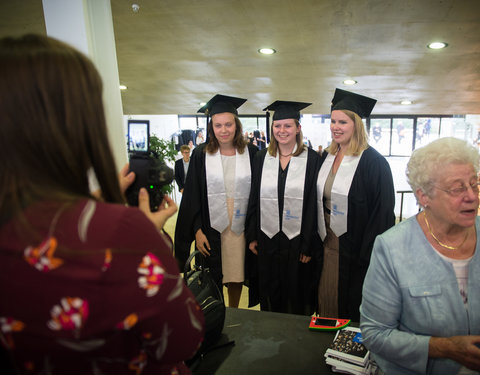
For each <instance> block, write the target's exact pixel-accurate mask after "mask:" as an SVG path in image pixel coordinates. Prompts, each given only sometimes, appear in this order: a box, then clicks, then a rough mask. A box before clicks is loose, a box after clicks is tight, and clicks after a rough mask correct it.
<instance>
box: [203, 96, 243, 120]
mask: <svg viewBox="0 0 480 375" xmlns="http://www.w3.org/2000/svg"><path fill="white" fill-rule="evenodd" d="M246 101H247V99H242V98H235V97H233V96H226V95H219V94H217V95H215V96H214V97H213V98H212V99H210V100H209V101H208V103H207V104H205V105H204V106H203V107H202V108H200V109H199V110H198V111H197V113H205V114H206V115H207V116H213V115H215V114H217V113H224V112H230V113H233V114H235V115H238V111H237V108H239V107H240V106H241V105H242V104H243V103H245V102H246Z"/></svg>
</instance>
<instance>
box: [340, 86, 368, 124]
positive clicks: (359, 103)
mask: <svg viewBox="0 0 480 375" xmlns="http://www.w3.org/2000/svg"><path fill="white" fill-rule="evenodd" d="M375 103H377V100H376V99H372V98H369V97H367V96H363V95H359V94H355V93H354V92H350V91H345V90H341V89H336V90H335V95H334V96H333V99H332V108H331V111H333V110H336V109H346V110H348V111H352V112H355V113H356V114H357V115H359V116H360V117H361V118H367V117H368V116H370V113H372V110H373V107H375Z"/></svg>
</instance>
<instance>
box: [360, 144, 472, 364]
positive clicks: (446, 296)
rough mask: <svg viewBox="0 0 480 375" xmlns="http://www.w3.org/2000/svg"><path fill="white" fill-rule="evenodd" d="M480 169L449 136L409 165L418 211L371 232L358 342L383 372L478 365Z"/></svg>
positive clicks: (419, 152)
mask: <svg viewBox="0 0 480 375" xmlns="http://www.w3.org/2000/svg"><path fill="white" fill-rule="evenodd" d="M478 168H479V154H478V151H477V150H476V149H475V148H474V147H472V146H470V145H468V144H467V143H466V142H464V141H461V140H459V139H455V138H441V139H439V140H437V141H434V142H432V143H430V144H429V145H427V146H425V147H423V148H420V149H418V150H416V151H415V152H414V153H413V154H412V157H411V159H410V161H409V163H408V167H407V176H408V181H409V183H410V185H411V187H412V190H413V191H414V193H415V196H416V198H417V201H418V203H419V204H420V206H421V207H423V211H422V212H420V213H419V214H418V215H416V216H414V217H411V218H410V219H408V220H406V221H404V222H402V223H400V224H397V225H396V226H395V227H393V228H392V229H390V230H389V231H387V232H385V233H384V234H382V235H380V236H378V237H377V239H376V241H375V245H374V250H373V254H372V259H371V262H370V267H369V269H368V272H367V276H366V278H365V282H364V286H363V301H362V305H361V309H360V312H361V325H360V327H361V329H362V334H363V336H364V343H365V345H366V346H367V347H368V348H369V349H370V351H371V352H372V353H373V356H374V358H375V360H376V361H377V363H378V365H379V366H380V367H381V368H382V370H383V371H384V372H385V373H387V374H471V373H473V372H471V371H469V370H468V369H473V370H476V371H479V370H480V348H479V347H478V346H480V336H479V335H480V254H479V245H478V243H477V237H478V231H479V230H480V219H479V218H478V217H477V208H478V203H479V198H478V179H477V172H478ZM467 368H468V369H467ZM475 373H477V372H475Z"/></svg>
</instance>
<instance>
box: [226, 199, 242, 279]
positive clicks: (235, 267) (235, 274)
mask: <svg viewBox="0 0 480 375" xmlns="http://www.w3.org/2000/svg"><path fill="white" fill-rule="evenodd" d="M233 203H234V199H233V198H227V209H228V219H229V222H230V224H229V225H228V228H227V229H225V230H224V231H223V232H222V234H221V241H222V273H223V280H222V282H223V284H227V283H242V282H243V281H244V280H245V273H244V268H245V235H244V234H243V232H242V233H241V234H240V235H238V234H236V233H235V232H232V230H231V226H232V217H233Z"/></svg>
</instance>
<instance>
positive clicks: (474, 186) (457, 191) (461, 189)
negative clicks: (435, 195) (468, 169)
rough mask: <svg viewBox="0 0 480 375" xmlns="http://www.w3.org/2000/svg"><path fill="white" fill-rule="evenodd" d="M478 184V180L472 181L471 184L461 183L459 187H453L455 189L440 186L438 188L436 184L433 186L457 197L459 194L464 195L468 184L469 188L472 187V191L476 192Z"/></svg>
mask: <svg viewBox="0 0 480 375" xmlns="http://www.w3.org/2000/svg"><path fill="white" fill-rule="evenodd" d="M479 185H480V182H478V181H477V182H474V183H473V184H471V185H467V186H465V185H463V186H461V187H458V188H455V189H448V190H447V189H442V188H439V187H438V186H434V187H435V188H436V189H438V190H441V191H444V192H445V193H447V194H448V195H451V196H452V197H459V196H461V195H464V194H465V193H466V192H467V190H468V186H470V188H471V189H472V191H473V192H474V193H477V194H478V191H479V189H478V186H479Z"/></svg>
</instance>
